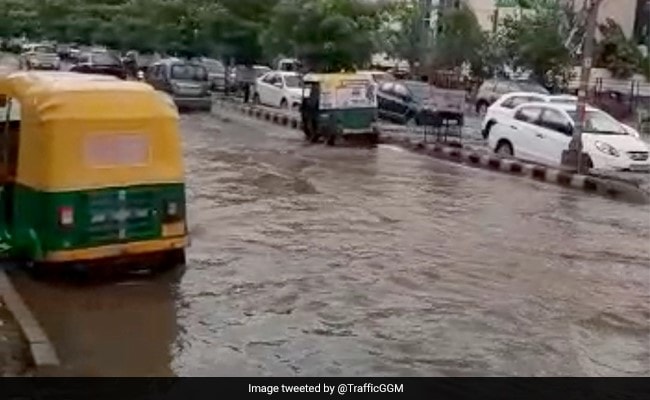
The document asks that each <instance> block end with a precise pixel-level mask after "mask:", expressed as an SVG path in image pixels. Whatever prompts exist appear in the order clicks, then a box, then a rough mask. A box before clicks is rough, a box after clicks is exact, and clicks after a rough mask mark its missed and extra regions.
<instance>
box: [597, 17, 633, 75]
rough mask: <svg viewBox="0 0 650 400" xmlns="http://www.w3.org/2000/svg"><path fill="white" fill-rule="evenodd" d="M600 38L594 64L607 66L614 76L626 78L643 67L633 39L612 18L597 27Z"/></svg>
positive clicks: (602, 66)
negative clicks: (626, 35)
mask: <svg viewBox="0 0 650 400" xmlns="http://www.w3.org/2000/svg"><path fill="white" fill-rule="evenodd" d="M598 28H599V30H600V33H601V36H602V39H601V41H600V43H598V49H597V52H596V66H598V67H601V68H607V69H608V70H609V71H610V72H611V73H612V76H613V77H614V78H621V79H627V78H630V77H631V76H632V75H633V74H634V73H635V72H637V71H639V72H640V71H641V70H642V68H643V55H642V54H641V51H639V49H638V47H637V46H636V43H635V42H634V41H633V40H630V39H628V38H627V37H625V33H624V32H623V29H621V27H620V26H619V25H618V24H617V23H616V22H615V21H614V20H612V19H607V20H606V21H605V23H603V24H601V25H600V26H599V27H598Z"/></svg>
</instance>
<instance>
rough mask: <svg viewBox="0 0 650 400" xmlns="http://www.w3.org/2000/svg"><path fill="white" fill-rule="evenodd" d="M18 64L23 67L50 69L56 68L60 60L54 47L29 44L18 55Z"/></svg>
mask: <svg viewBox="0 0 650 400" xmlns="http://www.w3.org/2000/svg"><path fill="white" fill-rule="evenodd" d="M20 64H21V67H22V68H25V69H50V70H52V69H53V70H58V69H59V68H60V67H61V65H60V64H61V60H60V59H59V55H58V54H57V52H56V48H55V47H54V46H51V45H47V44H30V45H27V46H25V49H24V51H23V53H22V54H21V57H20Z"/></svg>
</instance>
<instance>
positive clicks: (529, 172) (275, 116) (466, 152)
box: [216, 99, 650, 204]
mask: <svg viewBox="0 0 650 400" xmlns="http://www.w3.org/2000/svg"><path fill="white" fill-rule="evenodd" d="M216 103H217V104H218V105H219V106H220V107H221V108H222V109H226V110H232V111H235V112H239V113H240V114H243V115H245V116H249V117H253V118H257V119H260V120H264V121H268V122H272V123H274V124H276V125H280V126H284V127H287V128H291V129H302V123H301V121H300V120H299V119H298V117H294V116H291V115H288V114H286V113H283V112H278V111H271V110H267V109H263V108H257V107H255V106H249V105H244V104H237V103H234V102H231V101H225V100H221V99H219V100H217V101H216ZM380 143H383V144H393V145H398V146H401V147H404V148H406V149H408V150H411V151H414V152H416V153H420V154H426V155H429V156H431V157H434V158H439V159H445V160H448V161H453V162H456V163H462V164H466V165H470V166H474V167H479V168H483V169H488V170H492V171H499V172H502V173H507V174H510V175H517V176H522V177H528V178H530V179H532V180H535V181H537V182H545V183H550V184H555V185H559V186H562V187H566V188H573V189H578V190H582V191H584V192H587V193H594V194H600V195H604V196H606V197H609V198H613V199H624V200H628V201H632V202H637V203H642V204H650V193H646V192H644V191H643V190H642V189H640V188H639V187H638V186H634V185H632V184H630V183H626V182H624V181H616V180H609V179H603V178H598V177H594V176H588V175H580V174H575V173H571V172H567V171H563V170H560V169H557V168H551V167H546V166H542V165H536V164H529V163H525V162H522V161H518V160H512V159H506V158H501V157H498V156H496V155H492V154H485V152H481V151H479V150H477V149H472V148H471V147H467V146H463V145H462V144H461V143H460V142H458V143H435V144H426V143H422V142H413V141H411V140H410V139H400V138H395V137H390V136H386V135H382V137H381V139H380Z"/></svg>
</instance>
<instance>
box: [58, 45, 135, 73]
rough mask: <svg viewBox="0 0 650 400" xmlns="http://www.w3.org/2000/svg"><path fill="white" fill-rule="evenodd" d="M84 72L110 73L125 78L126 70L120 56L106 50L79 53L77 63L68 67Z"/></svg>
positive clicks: (74, 70) (73, 70)
mask: <svg viewBox="0 0 650 400" xmlns="http://www.w3.org/2000/svg"><path fill="white" fill-rule="evenodd" d="M70 71H72V72H81V73H84V74H104V75H112V76H115V77H117V78H120V79H126V78H127V71H126V68H125V67H124V64H123V63H122V60H120V58H119V57H118V56H116V55H114V54H112V53H109V52H107V51H96V52H87V53H82V54H80V55H79V58H78V60H77V63H76V64H75V65H74V66H73V67H72V68H71V69H70Z"/></svg>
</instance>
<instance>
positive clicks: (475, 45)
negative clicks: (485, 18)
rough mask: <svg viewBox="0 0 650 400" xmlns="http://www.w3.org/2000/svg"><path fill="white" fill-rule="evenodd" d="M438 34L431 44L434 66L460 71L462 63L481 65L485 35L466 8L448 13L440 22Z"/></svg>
mask: <svg viewBox="0 0 650 400" xmlns="http://www.w3.org/2000/svg"><path fill="white" fill-rule="evenodd" d="M439 27H440V29H439V34H438V36H437V38H436V40H435V44H434V50H433V53H434V65H436V66H439V67H444V68H453V67H459V66H461V65H463V64H464V63H469V64H474V65H480V64H481V63H482V61H484V59H483V54H482V52H481V49H482V48H483V47H484V45H485V43H486V34H485V33H484V32H483V31H482V30H481V26H480V25H479V23H478V20H477V18H476V15H475V14H474V12H473V11H472V9H470V8H469V7H468V6H466V5H463V6H461V7H460V8H458V9H452V10H449V11H447V12H445V13H443V15H442V16H441V18H440V20H439Z"/></svg>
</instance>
